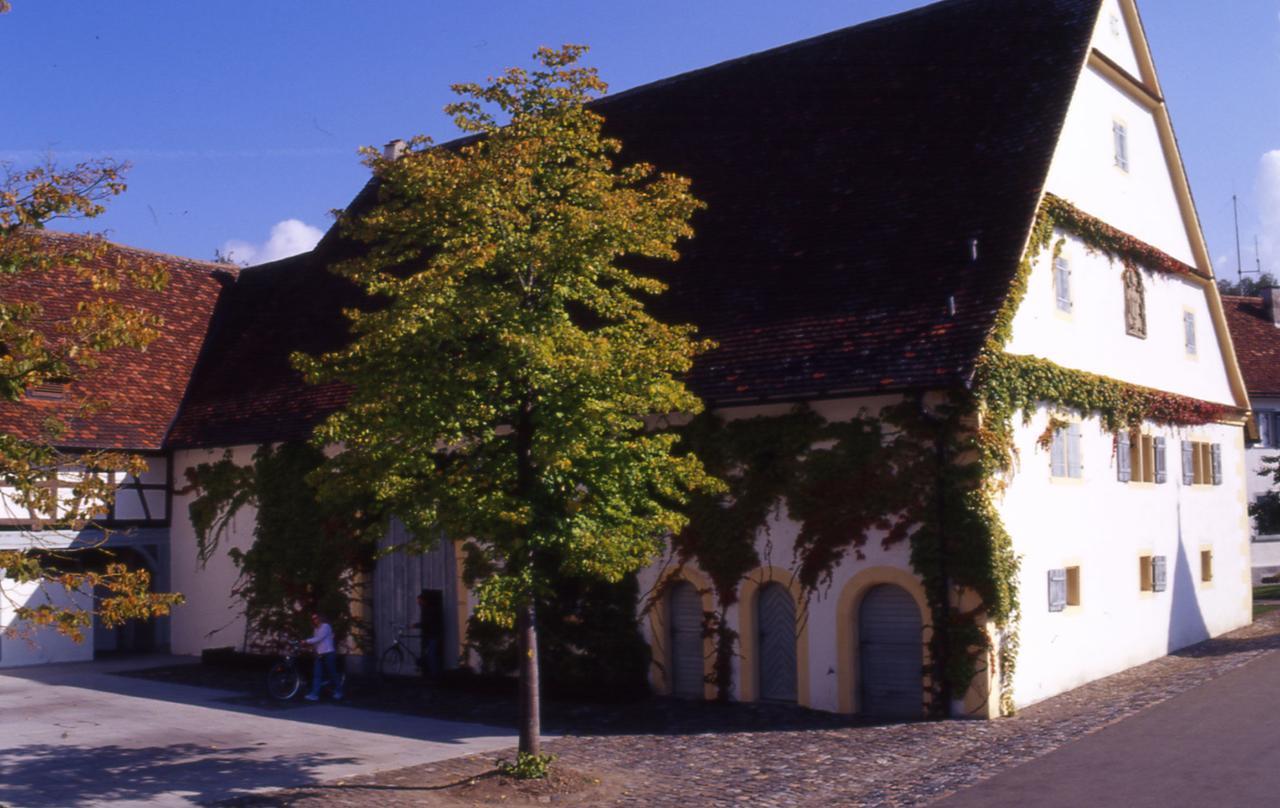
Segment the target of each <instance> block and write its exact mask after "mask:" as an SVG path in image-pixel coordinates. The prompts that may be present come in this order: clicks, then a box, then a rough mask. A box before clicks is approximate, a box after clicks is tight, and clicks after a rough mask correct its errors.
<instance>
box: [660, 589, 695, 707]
mask: <svg viewBox="0 0 1280 808" xmlns="http://www.w3.org/2000/svg"><path fill="white" fill-rule="evenodd" d="M667 625H668V626H669V627H670V629H669V630H668V632H667V634H668V637H667V641H668V643H669V647H670V649H671V693H672V695H674V696H679V697H681V698H689V699H700V698H702V697H703V692H704V691H703V687H704V678H703V672H702V671H703V663H704V654H703V650H702V596H701V595H699V594H698V590H697V589H696V588H695V587H694V585H693V584H691V583H689V582H688V581H679V582H677V583H674V584H672V585H671V588H670V589H669V590H668V591H667Z"/></svg>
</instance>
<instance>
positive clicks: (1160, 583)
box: [1151, 556, 1169, 592]
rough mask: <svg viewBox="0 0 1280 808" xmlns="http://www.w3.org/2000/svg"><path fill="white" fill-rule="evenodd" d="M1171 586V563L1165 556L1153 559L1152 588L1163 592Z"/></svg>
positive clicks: (1154, 590)
mask: <svg viewBox="0 0 1280 808" xmlns="http://www.w3.org/2000/svg"><path fill="white" fill-rule="evenodd" d="M1168 588H1169V563H1168V559H1166V558H1165V556H1154V557H1153V558H1152V559H1151V590H1152V591H1153V592H1163V591H1165V590H1166V589H1168Z"/></svg>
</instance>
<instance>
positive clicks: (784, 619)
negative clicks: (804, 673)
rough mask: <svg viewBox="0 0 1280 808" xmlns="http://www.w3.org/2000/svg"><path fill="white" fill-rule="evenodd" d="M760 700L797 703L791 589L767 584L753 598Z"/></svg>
mask: <svg viewBox="0 0 1280 808" xmlns="http://www.w3.org/2000/svg"><path fill="white" fill-rule="evenodd" d="M756 626H757V627H758V631H759V636H758V637H757V638H756V639H757V642H756V649H757V654H756V656H757V659H758V665H759V668H758V671H759V677H760V678H759V682H760V698H762V699H766V700H769V701H792V702H793V701H795V700H796V603H795V599H794V598H792V597H791V590H789V589H787V588H786V587H785V586H783V585H782V584H777V583H773V584H768V585H766V586H764V587H762V588H761V589H760V593H759V595H757V596H756Z"/></svg>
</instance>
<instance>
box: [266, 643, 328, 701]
mask: <svg viewBox="0 0 1280 808" xmlns="http://www.w3.org/2000/svg"><path fill="white" fill-rule="evenodd" d="M305 656H308V654H307V653H306V649H305V648H304V647H303V644H302V643H300V642H291V643H289V645H288V646H286V648H285V652H284V655H283V656H282V657H281V658H280V660H279V661H278V662H276V663H275V664H274V665H272V666H271V669H270V670H269V671H267V693H269V694H270V695H271V698H273V699H276V700H277V701H289V700H290V699H292V698H293V697H294V696H296V695H298V693H299V692H300V691H301V690H302V689H303V688H304V687H308V688H309V687H310V686H311V674H310V673H309V670H310V667H311V666H309V665H307V664H305V663H304V662H303V661H302V660H303V657H305ZM346 679H347V676H346V674H345V673H339V674H338V681H337V683H336V684H337V688H336V689H335V687H334V684H335V683H334V682H326V683H325V686H324V688H325V690H326V691H327V692H328V693H330V694H333V693H334V692H341V690H342V686H343V684H344V683H345V682H346Z"/></svg>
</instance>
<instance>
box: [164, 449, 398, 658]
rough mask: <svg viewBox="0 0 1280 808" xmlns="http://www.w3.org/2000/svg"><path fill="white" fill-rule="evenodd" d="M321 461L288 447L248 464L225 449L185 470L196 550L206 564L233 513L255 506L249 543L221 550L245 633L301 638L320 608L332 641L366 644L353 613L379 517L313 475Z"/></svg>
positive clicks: (313, 453)
mask: <svg viewBox="0 0 1280 808" xmlns="http://www.w3.org/2000/svg"><path fill="white" fill-rule="evenodd" d="M323 462H324V454H323V453H322V452H321V451H320V450H318V449H316V448H315V447H314V446H311V445H310V444H306V443H299V442H291V443H284V444H280V445H278V446H271V445H266V446H262V447H260V448H259V449H258V450H257V451H256V452H255V453H254V455H253V464H252V465H250V466H240V465H237V464H236V463H235V462H234V460H233V459H232V457H231V452H230V450H228V451H227V452H226V453H225V454H224V455H223V456H222V457H221V458H220V459H219V460H217V461H215V462H212V463H201V464H199V465H197V466H195V467H193V468H190V469H187V470H186V477H187V480H188V482H189V484H190V485H189V488H188V489H187V490H189V491H194V492H195V493H196V497H195V499H194V500H193V501H192V503H191V505H190V507H189V512H190V515H191V522H192V525H193V527H194V528H195V531H196V540H197V550H198V553H199V558H200V560H201V562H202V563H203V562H208V560H209V559H210V558H212V557H213V555H214V553H215V552H216V551H217V550H218V548H219V547H220V546H221V543H222V540H223V539H224V537H225V534H226V531H227V529H228V527H229V525H230V524H231V520H232V519H233V518H234V517H235V515H236V513H237V512H238V511H239V510H240V509H242V508H243V507H245V506H246V505H247V506H251V507H256V508H257V518H256V520H255V522H254V530H253V536H254V541H253V544H252V545H250V546H249V548H248V549H245V550H241V549H239V548H230V549H229V550H228V554H229V555H230V557H231V560H232V561H233V562H234V563H235V565H236V567H237V568H238V569H239V571H240V576H239V578H238V579H237V581H236V583H235V585H234V587H233V588H232V595H234V596H235V597H237V598H239V599H240V600H241V602H242V603H243V604H244V614H245V619H246V620H247V622H248V624H249V628H250V630H251V632H252V633H253V634H255V635H256V636H257V637H258V638H260V639H261V640H263V641H265V642H272V641H275V640H281V639H289V638H297V637H300V636H301V637H305V636H308V635H309V634H310V633H311V630H312V629H311V622H310V614H311V612H312V611H315V610H319V611H321V612H322V613H323V614H325V615H326V616H328V617H329V619H330V621H331V622H332V625H333V629H334V631H335V633H337V634H338V636H340V637H349V638H351V639H352V640H353V641H354V642H355V644H356V645H357V646H358V647H364V646H365V645H366V644H367V639H368V631H367V628H368V627H367V626H366V625H365V624H364V622H363V621H362V620H361V619H360V616H359V614H358V613H357V612H356V611H355V610H353V608H352V607H353V606H354V605H356V604H359V603H360V602H361V600H362V598H363V595H364V593H363V591H362V585H363V581H364V580H365V578H366V576H367V574H368V573H369V572H370V571H371V569H372V564H373V557H374V550H375V548H376V545H377V537H378V535H379V534H380V532H381V528H382V525H383V524H384V519H383V518H382V515H381V514H380V513H379V512H378V511H377V508H376V506H375V504H374V503H373V502H372V501H369V500H366V499H364V498H361V497H359V496H357V495H355V494H352V493H350V492H348V491H345V490H343V489H341V488H339V487H337V486H334V485H331V484H329V481H327V480H325V479H323V478H321V477H318V476H317V475H320V474H322V472H321V471H319V469H320V468H321V465H322V463H323ZM321 491H323V492H324V495H321Z"/></svg>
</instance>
